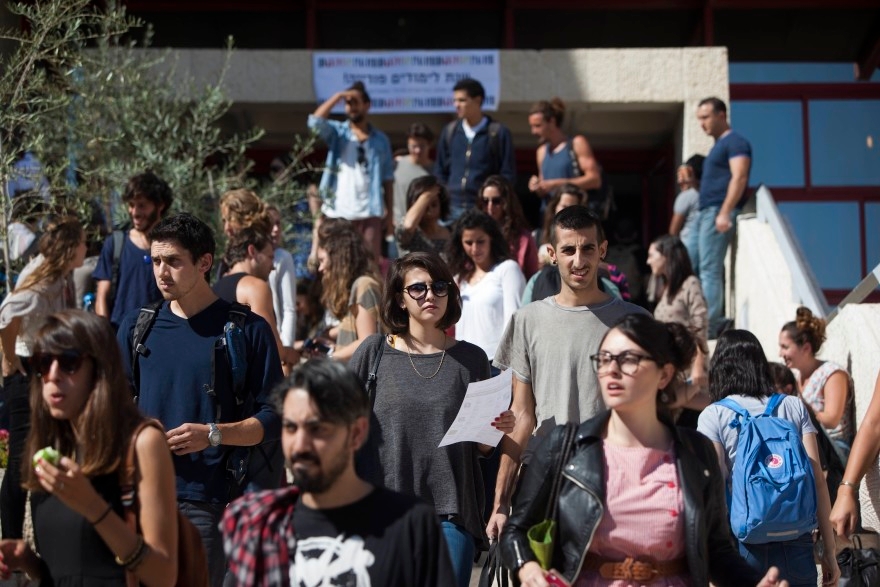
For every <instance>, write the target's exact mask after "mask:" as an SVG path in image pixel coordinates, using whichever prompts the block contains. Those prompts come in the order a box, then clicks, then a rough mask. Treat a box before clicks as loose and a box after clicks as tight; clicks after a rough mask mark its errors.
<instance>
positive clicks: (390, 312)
mask: <svg viewBox="0 0 880 587" xmlns="http://www.w3.org/2000/svg"><path fill="white" fill-rule="evenodd" d="M412 269H424V270H425V271H426V272H427V273H428V275H430V276H431V280H432V281H445V282H446V283H448V284H449V294H448V296H447V297H448V298H449V301H448V302H447V303H446V313H445V314H443V317H442V318H440V320H438V321H437V324H435V326H436V327H437V328H439V329H440V330H446V329H447V328H449V327H450V326H453V325H455V324H456V323H457V322H458V320H459V318H461V291H459V289H458V285H457V284H456V283H455V279H453V276H452V273H451V272H450V271H449V266H448V265H447V264H446V262H445V261H444V260H443V259H442V258H441V257H440V255H438V254H437V253H422V252H415V253H409V254H408V255H404V256H403V257H401V258H399V259H397V260H396V261H394V263H392V265H391V268H390V269H389V270H388V276H387V277H386V278H385V289H384V290H383V292H382V323H383V324H385V327H386V328H387V329H388V332H390V333H391V334H404V333H406V332H409V314H408V313H407V311H406V310H405V309H404V308H401V307H400V302H401V296H403V295H405V294H404V293H403V283H404V280H405V278H406V274H407V272H409V271H410V270H412Z"/></svg>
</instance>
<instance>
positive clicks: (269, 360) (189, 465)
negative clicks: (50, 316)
mask: <svg viewBox="0 0 880 587" xmlns="http://www.w3.org/2000/svg"><path fill="white" fill-rule="evenodd" d="M229 306H230V304H229V302H225V301H223V300H220V299H218V300H216V301H215V302H214V303H212V304H211V305H210V306H208V307H207V308H205V309H204V310H202V311H201V312H199V313H198V314H196V315H195V316H193V317H192V318H190V319H189V320H186V319H184V318H181V317H180V316H177V315H176V314H174V313H173V312H172V311H171V309H170V308H169V305H168V303H167V302H166V303H164V304H162V307H161V308H160V310H159V313H158V315H157V316H156V322H155V323H154V324H153V328H152V330H151V331H150V333H149V335H148V336H147V338H146V341H145V343H144V346H146V347H147V349H148V350H149V353H148V356H140V358H139V359H138V363H139V371H140V387H139V392H140V395H139V399H138V407H139V408H140V410H141V412H143V413H144V414H145V415H146V416H149V417H151V418H156V419H157V420H159V421H160V422H161V423H162V425H163V426H165V429H166V430H171V429H173V428H177V427H178V426H180V425H181V424H184V423H187V422H191V423H199V424H205V423H208V422H214V421H215V411H214V410H215V406H214V401H213V400H212V399H211V397H210V396H209V395H208V394H207V393H206V392H205V389H206V386H210V385H211V380H212V374H213V368H212V357H213V353H214V343H215V341H216V340H217V339H218V338H219V337H220V336H221V335H222V333H223V326H224V325H225V324H226V322H227V320H228V318H229ZM137 315H138V312H137V311H134V312H131V313H129V314H128V315H126V316H125V318H124V320H123V322H122V324H120V327H119V332H118V334H117V339H118V341H119V345H120V347H121V348H122V356H123V359H124V363H125V366H126V370H127V371H128V373H129V374H130V373H131V346H132V340H131V337H132V329H133V328H134V324H135V322H136V320H137ZM244 333H245V338H246V340H247V365H248V371H247V383H246V389H247V391H248V393H249V394H250V395H252V396H253V398H254V408H253V416H254V417H256V418H257V419H258V420H259V421H260V423H261V424H262V425H263V431H264V436H263V441H264V442H266V441H270V440H277V439H278V438H279V437H280V436H281V420H280V418H279V416H278V414H277V413H276V412H275V409H274V407H273V406H272V404H271V401H270V393H271V391H272V388H273V387H274V386H275V384H276V383H278V382H279V381H280V380H281V377H282V374H281V359H280V358H279V356H278V347H277V346H276V345H275V338H274V336H273V335H272V330H271V329H270V328H269V325H268V324H267V323H266V321H265V320H263V318H261V317H260V316H257V315H256V314H254V313H252V312H248V317H247V320H246V321H245V327H244ZM215 386H216V393H217V398H218V400H219V403H220V410H221V416H220V421H221V422H235V421H238V420H242V419H244V417H238V413H237V411H236V408H235V399H234V397H233V395H232V386H231V382H230V381H229V377H221V376H220V375H219V373H218V376H217V379H216V381H215ZM230 448H231V447H229V446H220V447H208V448H207V449H205V450H203V451H202V452H198V453H192V454H187V455H183V456H177V455H174V456H173V458H174V470H175V473H176V480H177V497H178V498H179V499H187V500H193V501H208V502H213V503H226V501H227V495H228V494H227V487H228V484H227V481H226V473H225V466H224V456H225V451H227V450H230Z"/></svg>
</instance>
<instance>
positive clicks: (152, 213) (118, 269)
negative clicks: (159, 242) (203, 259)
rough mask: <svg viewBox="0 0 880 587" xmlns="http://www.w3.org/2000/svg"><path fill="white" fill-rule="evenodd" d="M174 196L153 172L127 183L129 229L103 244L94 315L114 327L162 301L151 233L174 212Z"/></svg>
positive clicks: (111, 236) (98, 270) (109, 238)
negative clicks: (152, 260) (172, 210)
mask: <svg viewBox="0 0 880 587" xmlns="http://www.w3.org/2000/svg"><path fill="white" fill-rule="evenodd" d="M172 200H173V196H172V193H171V188H170V187H168V184H167V183H165V181H164V180H163V179H162V178H161V177H159V176H157V175H156V174H155V173H153V172H151V171H146V172H144V173H139V174H137V175H135V176H133V177H132V178H131V179H129V180H128V183H127V184H126V186H125V192H124V193H123V195H122V201H123V202H125V204H126V206H127V207H128V216H129V219H130V222H129V224H130V228H129V229H128V230H114V231H113V233H112V234H111V235H110V236H109V237H108V238H107V240H105V241H104V248H103V249H101V257H100V259H99V260H98V265H97V267H95V271H94V272H93V273H92V277H93V278H94V279H95V281H96V282H97V291H96V292H95V313H96V314H98V315H99V316H104V317H105V318H109V319H110V323H111V324H112V325H113V327H114V328H118V327H119V323H120V322H121V321H122V319H123V318H124V317H125V315H126V314H127V313H128V312H130V311H132V310H133V309H135V308H140V307H141V306H144V305H146V304H149V303H152V302H156V301H158V300H160V299H162V294H161V293H159V289H158V288H157V287H156V280H155V279H154V278H153V266H152V263H151V262H150V239H149V237H148V235H149V234H150V230H152V229H153V227H154V226H156V223H157V222H159V220H160V219H161V218H162V217H163V216H165V215H166V214H167V213H168V210H170V209H171V202H172Z"/></svg>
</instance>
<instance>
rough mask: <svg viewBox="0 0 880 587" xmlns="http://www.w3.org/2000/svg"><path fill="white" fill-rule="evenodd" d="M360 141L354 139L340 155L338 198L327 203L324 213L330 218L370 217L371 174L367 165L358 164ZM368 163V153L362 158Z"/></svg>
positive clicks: (356, 218)
mask: <svg viewBox="0 0 880 587" xmlns="http://www.w3.org/2000/svg"><path fill="white" fill-rule="evenodd" d="M358 147H361V143H360V141H358V140H357V139H356V138H354V137H352V140H350V141H349V142H348V144H346V145H345V146H343V148H342V152H341V153H340V155H339V169H337V170H336V197H335V198H334V199H333V201H332V202H325V203H324V206H323V209H322V211H323V212H324V214H326V215H327V216H329V217H330V218H345V219H348V220H362V219H364V218H369V217H370V174H369V173H368V172H367V167H366V163H359V162H358ZM361 159H362V160H364V161H367V158H366V153H364V156H363V157H361Z"/></svg>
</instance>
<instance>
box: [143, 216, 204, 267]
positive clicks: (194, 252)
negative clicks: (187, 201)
mask: <svg viewBox="0 0 880 587" xmlns="http://www.w3.org/2000/svg"><path fill="white" fill-rule="evenodd" d="M157 241H158V242H164V241H174V242H176V243H177V244H179V245H180V246H181V247H183V248H184V249H185V250H187V251H189V255H190V257H192V260H193V263H195V262H197V261H198V260H199V259H200V258H201V257H202V255H206V254H207V255H211V265H213V264H214V253H215V251H216V249H217V243H216V241H215V240H214V232H213V231H212V230H211V227H210V226H208V225H207V224H205V223H204V222H202V221H201V220H199V219H198V218H196V217H195V216H193V215H192V214H190V213H188V212H183V213H181V214H175V215H174V216H169V217H168V218H165V219H163V220H160V221H159V223H158V224H157V225H156V226H155V227H154V228H153V230H151V231H150V242H157ZM210 270H211V268H210V267H209V268H208V271H209V272H210Z"/></svg>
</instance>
